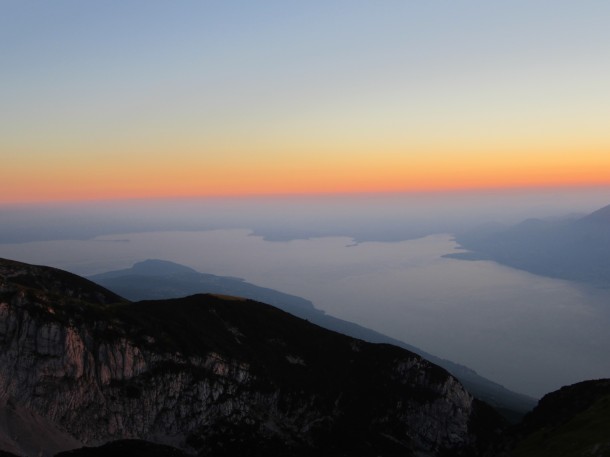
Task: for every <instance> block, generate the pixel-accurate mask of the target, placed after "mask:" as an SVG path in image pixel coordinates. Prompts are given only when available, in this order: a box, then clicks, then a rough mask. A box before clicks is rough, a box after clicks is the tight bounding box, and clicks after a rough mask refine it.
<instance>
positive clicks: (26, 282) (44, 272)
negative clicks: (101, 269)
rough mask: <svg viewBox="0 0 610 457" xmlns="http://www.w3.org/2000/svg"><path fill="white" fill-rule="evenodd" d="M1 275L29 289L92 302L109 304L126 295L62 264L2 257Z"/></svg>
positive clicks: (0, 263)
mask: <svg viewBox="0 0 610 457" xmlns="http://www.w3.org/2000/svg"><path fill="white" fill-rule="evenodd" d="M0 275H2V276H4V277H6V278H9V279H10V282H11V283H13V284H15V285H18V286H21V287H24V288H26V289H30V290H38V291H41V292H45V293H47V294H50V295H61V296H64V297H68V298H71V299H74V300H82V301H86V302H88V303H91V304H99V305H105V304H110V303H117V302H124V301H125V299H124V298H123V297H120V296H119V295H117V294H115V293H114V292H111V291H109V290H108V289H106V288H105V287H102V286H100V285H98V284H95V283H94V282H92V281H89V280H87V279H85V278H83V277H81V276H78V275H75V274H72V273H69V272H67V271H64V270H60V269H58V268H53V267H46V266H40V265H30V264H27V263H22V262H17V261H15V260H8V259H3V258H0Z"/></svg>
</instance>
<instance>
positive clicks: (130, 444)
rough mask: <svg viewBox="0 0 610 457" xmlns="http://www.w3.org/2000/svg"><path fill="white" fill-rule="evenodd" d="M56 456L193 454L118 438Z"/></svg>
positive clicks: (173, 456)
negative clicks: (100, 444)
mask: <svg viewBox="0 0 610 457" xmlns="http://www.w3.org/2000/svg"><path fill="white" fill-rule="evenodd" d="M0 457H2V456H1V455H0ZM55 457H192V455H191V454H187V453H186V452H184V451H181V450H180V449H176V448H175V447H171V446H165V445H163V444H156V443H151V442H148V441H143V440H118V441H112V442H110V443H106V444H104V445H102V446H97V447H83V448H80V449H73V450H71V451H65V452H60V453H59V454H55Z"/></svg>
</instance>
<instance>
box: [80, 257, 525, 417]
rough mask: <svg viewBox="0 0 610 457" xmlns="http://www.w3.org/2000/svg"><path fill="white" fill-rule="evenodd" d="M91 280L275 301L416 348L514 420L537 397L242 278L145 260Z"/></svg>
mask: <svg viewBox="0 0 610 457" xmlns="http://www.w3.org/2000/svg"><path fill="white" fill-rule="evenodd" d="M89 279H91V280H92V281H93V282H95V283H97V284H100V285H102V286H103V287H105V288H107V289H109V290H112V291H113V292H116V293H117V294H119V295H121V296H122V297H127V298H129V299H130V300H148V299H168V298H179V297H184V296H187V295H192V294H197V293H217V294H228V295H237V296H240V297H247V298H251V299H253V300H256V301H261V302H264V303H268V304H270V305H273V306H276V307H278V308H280V309H282V310H284V311H286V312H289V313H290V314H293V315H295V316H297V317H301V318H303V319H307V320H308V321H310V322H312V323H314V324H317V325H319V326H321V327H324V328H327V329H329V330H333V331H336V332H339V333H343V334H345V335H349V336H352V337H354V338H358V339H362V340H365V341H369V342H372V343H387V344H392V345H395V346H399V347H402V348H404V349H407V350H409V351H412V352H415V353H416V354H419V355H420V356H422V357H424V358H425V359H427V360H429V361H431V362H432V363H434V364H436V365H439V366H441V367H443V368H444V369H446V370H447V371H449V372H450V373H451V374H452V375H453V376H455V377H456V378H458V379H459V381H460V382H461V383H462V384H463V385H464V386H465V387H466V388H467V389H468V391H469V392H470V393H472V394H473V395H474V396H475V397H476V398H478V399H480V400H483V401H485V402H486V403H488V404H490V405H491V406H493V407H494V408H496V409H497V410H498V411H500V412H501V413H502V414H503V415H505V416H506V417H507V418H509V419H511V420H512V421H513V422H517V421H518V420H520V419H521V417H523V416H524V415H525V413H527V412H528V411H530V410H531V409H532V408H533V407H534V406H535V405H536V400H534V399H533V398H530V397H528V396H526V395H522V394H519V393H516V392H512V391H510V390H508V389H506V388H505V387H503V386H501V385H500V384H497V383H495V382H493V381H490V380H489V379H486V378H484V377H482V376H480V375H478V374H477V373H476V372H475V371H474V370H471V369H469V368H467V367H465V366H463V365H460V364H457V363H454V362H451V361H449V360H445V359H441V358H439V357H435V356H434V355H432V354H428V353H426V352H425V351H422V350H421V349H419V348H417V347H415V346H412V345H409V344H407V343H405V342H403V341H399V340H396V339H394V338H390V337H389V336H386V335H383V334H381V333H379V332H376V331H374V330H371V329H369V328H366V327H363V326H361V325H358V324H355V323H353V322H348V321H345V320H343V319H339V318H336V317H334V316H330V315H328V314H326V313H324V312H323V311H320V310H319V309H316V308H315V307H314V306H313V304H312V303H311V302H310V301H308V300H305V299H303V298H300V297H295V296H293V295H289V294H285V293H282V292H278V291H275V290H272V289H268V288H264V287H259V286H256V285H254V284H250V283H248V282H246V281H244V280H242V279H238V278H233V277H227V276H216V275H212V274H206V273H199V272H198V271H196V270H193V269H192V268H189V267H186V266H184V265H179V264H176V263H173V262H169V261H165V260H157V259H149V260H145V261H142V262H138V263H136V264H134V265H133V266H132V267H131V268H127V269H124V270H117V271H110V272H107V273H102V274H98V275H94V276H91V277H90V278H89Z"/></svg>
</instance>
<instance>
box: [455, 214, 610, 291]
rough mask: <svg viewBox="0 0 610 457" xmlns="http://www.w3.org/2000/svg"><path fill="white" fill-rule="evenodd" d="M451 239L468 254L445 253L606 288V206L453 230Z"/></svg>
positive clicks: (609, 255)
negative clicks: (572, 215) (577, 214)
mask: <svg viewBox="0 0 610 457" xmlns="http://www.w3.org/2000/svg"><path fill="white" fill-rule="evenodd" d="M455 239H456V241H457V242H458V243H459V244H460V246H461V247H462V248H464V249H467V250H468V251H470V252H464V253H456V254H450V255H447V256H446V257H451V258H456V259H463V260H493V261H495V262H498V263H501V264H504V265H507V266H510V267H513V268H518V269H521V270H525V271H528V272H530V273H534V274H538V275H542V276H549V277H552V278H559V279H566V280H570V281H578V282H582V283H587V284H591V285H594V286H597V287H604V288H607V287H610V205H608V206H605V207H603V208H601V209H599V210H597V211H595V212H593V213H591V214H589V215H587V216H585V217H581V218H578V219H573V220H562V221H549V220H541V219H528V220H526V221H524V222H522V223H520V224H518V225H515V226H512V227H489V226H488V227H484V228H480V229H478V230H470V231H467V232H462V233H458V234H457V235H456V237H455Z"/></svg>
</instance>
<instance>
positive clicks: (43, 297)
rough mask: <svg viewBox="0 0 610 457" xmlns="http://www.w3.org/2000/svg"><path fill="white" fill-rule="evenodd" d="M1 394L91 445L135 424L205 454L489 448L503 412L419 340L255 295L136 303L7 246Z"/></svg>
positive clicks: (130, 433) (0, 325)
mask: <svg viewBox="0 0 610 457" xmlns="http://www.w3.org/2000/svg"><path fill="white" fill-rule="evenodd" d="M66 275H67V276H66ZM41 278H42V279H41ZM0 400H1V401H4V402H6V401H10V402H13V403H14V404H17V405H19V407H20V408H24V409H25V410H27V411H30V412H31V413H32V414H36V415H38V416H40V417H43V418H44V420H46V421H49V422H50V423H52V424H54V425H55V426H56V427H57V429H58V430H60V429H61V430H65V431H66V432H67V433H69V434H70V435H71V436H72V437H73V438H74V439H75V440H78V442H80V443H83V444H85V445H99V444H103V443H105V442H108V441H112V440H118V439H125V438H138V439H145V440H148V441H152V442H156V443H162V444H169V445H172V446H175V447H179V448H181V449H184V450H187V451H189V452H201V453H203V455H238V454H240V455H266V456H273V455H278V456H279V455H282V456H284V455H310V454H311V455H313V454H316V455H329V456H331V455H333V456H334V455H337V456H339V455H362V456H365V455H388V456H389V455H405V456H408V455H420V456H425V455H429V456H437V455H438V456H440V455H476V454H477V452H478V449H479V446H480V443H481V442H482V437H481V434H480V433H479V430H481V429H482V428H485V427H486V428H487V429H489V428H490V427H491V428H494V427H497V426H500V422H499V420H498V419H497V417H496V416H494V415H493V413H492V412H491V411H488V410H487V409H486V408H484V407H481V406H480V405H479V403H478V402H475V401H474V400H473V398H472V397H471V395H470V394H469V393H468V392H467V391H466V390H465V389H464V388H463V387H462V385H461V384H460V383H459V382H458V381H457V380H456V379H455V378H453V377H452V376H451V375H449V374H448V373H447V372H446V371H444V370H443V369H441V368H439V367H437V366H435V365H432V364H431V363H429V362H427V361H425V360H424V359H422V358H421V357H419V356H417V355H415V354H413V353H410V352H408V351H406V350H403V349H400V348H397V347H393V346H389V345H374V344H369V343H364V342H362V341H359V340H356V339H353V338H349V337H346V336H343V335H340V334H337V333H334V332H330V331H327V330H324V329H322V328H320V327H317V326H314V325H312V324H310V323H308V322H307V321H304V320H301V319H298V318H295V317H293V316H291V315H289V314H287V313H284V312H282V311H280V310H278V309H275V308H273V307H271V306H268V305H264V304H261V303H257V302H253V301H250V300H229V299H225V298H222V297H218V296H212V295H196V296H192V297H187V298H184V299H176V300H165V301H148V302H139V303H129V302H126V301H124V300H122V299H120V297H118V296H114V295H113V294H111V293H110V292H107V291H105V290H104V289H102V288H100V287H99V286H95V285H91V286H89V284H88V283H87V281H85V280H82V278H78V277H74V276H73V275H69V274H67V273H65V272H59V273H58V270H53V269H48V268H45V267H34V266H29V265H24V264H19V263H16V262H11V261H4V260H2V261H0ZM62 433H63V432H62ZM69 447H71V445H66V448H69ZM6 450H11V449H6ZM55 450H56V449H54V450H53V451H55ZM47 453H48V454H49V453H50V451H49V452H47Z"/></svg>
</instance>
